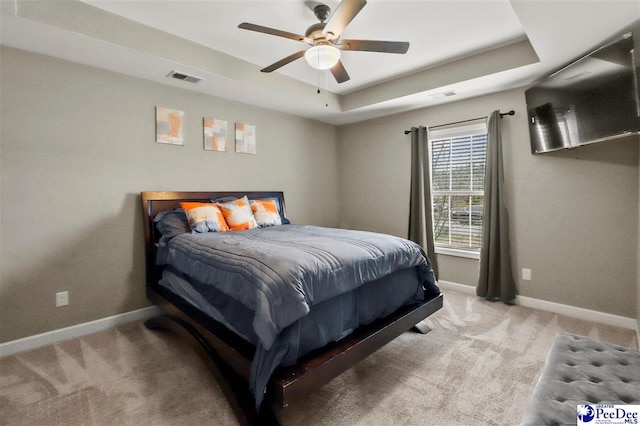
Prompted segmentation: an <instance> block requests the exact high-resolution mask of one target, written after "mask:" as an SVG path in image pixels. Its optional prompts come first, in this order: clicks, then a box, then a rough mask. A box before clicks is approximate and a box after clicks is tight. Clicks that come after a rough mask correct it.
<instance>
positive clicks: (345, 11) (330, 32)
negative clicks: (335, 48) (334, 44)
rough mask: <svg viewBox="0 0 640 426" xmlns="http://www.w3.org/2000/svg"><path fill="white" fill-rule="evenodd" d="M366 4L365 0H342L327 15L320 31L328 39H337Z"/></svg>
mask: <svg viewBox="0 0 640 426" xmlns="http://www.w3.org/2000/svg"><path fill="white" fill-rule="evenodd" d="M366 4H367V1H366V0H342V2H341V3H340V4H339V5H338V7H337V8H336V10H335V11H334V12H333V14H332V15H331V16H330V17H329V20H328V21H327V25H326V26H325V27H324V30H322V33H323V34H325V36H326V37H327V38H328V39H329V40H335V39H337V38H338V37H340V34H342V32H343V31H344V29H345V28H346V27H347V25H349V22H351V21H352V20H353V18H355V17H356V15H357V14H358V13H359V12H360V11H361V10H362V8H363V7H364V6H365V5H366Z"/></svg>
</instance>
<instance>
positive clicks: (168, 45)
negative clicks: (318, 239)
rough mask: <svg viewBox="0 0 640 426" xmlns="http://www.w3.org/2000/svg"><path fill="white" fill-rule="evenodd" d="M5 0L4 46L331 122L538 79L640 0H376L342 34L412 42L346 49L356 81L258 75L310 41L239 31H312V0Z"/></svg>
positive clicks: (636, 9)
mask: <svg viewBox="0 0 640 426" xmlns="http://www.w3.org/2000/svg"><path fill="white" fill-rule="evenodd" d="M0 2H1V3H2V4H1V5H0V6H1V7H0V14H1V20H0V42H1V43H2V44H5V45H8V46H12V47H16V48H20V49H25V50H30V51H34V52H38V53H43V54H47V55H51V56H56V57H60V58H63V59H67V60H71V61H75V62H79V63H84V64H87V65H92V66H96V67H100V68H105V69H109V70H112V71H116V72H120V73H123V74H128V75H132V76H135V77H141V78H145V79H148V80H152V81H157V82H161V83H164V84H169V85H172V86H176V87H182V88H185V89H187V90H194V91H200V92H203V93H208V94H211V95H215V96H221V97H225V98H229V99H233V100H238V101H241V102H247V103H251V104H255V105H258V106H263V107H267V108H272V109H275V110H279V111H283V112H288V113H293V114H297V115H301V116H305V117H310V118H315V119H318V120H320V121H325V122H328V123H332V124H344V123H350V122H356V121H360V120H365V119H370V118H375V117H379V116H382V115H387V114H389V113H394V112H401V111H406V110H409V109H415V108H420V107H425V106H430V105H436V104H439V103H443V102H451V101H455V100H460V99H465V98H469V97H473V96H478V95H482V94H486V93H490V92H495V91H500V90H506V89H510V88H514V87H521V86H526V85H529V84H530V83H531V82H533V81H534V80H536V79H537V78H539V77H541V76H543V75H545V74H548V73H549V72H551V71H553V70H555V69H557V68H559V67H561V66H562V65H564V64H566V63H567V62H570V61H571V60H573V59H575V58H577V57H578V56H580V55H582V54H584V53H586V52H587V51H589V50H590V49H592V48H594V47H596V46H597V45H598V44H600V43H601V42H602V41H604V40H605V39H607V38H610V37H611V36H613V35H615V34H617V33H619V32H620V31H621V30H622V29H623V28H625V27H627V26H629V25H630V24H631V23H633V22H634V21H637V20H639V19H640V0H620V1H617V0H602V1H596V0H567V1H561V0H548V1H544V0H466V1H463V0H424V1H419V0H413V1H397V0H396V1H390V0H368V3H367V5H366V6H365V7H364V9H362V11H361V12H360V13H359V14H358V15H357V16H356V18H355V19H354V20H353V21H352V22H351V23H350V24H349V25H348V27H347V29H346V30H345V31H344V32H343V34H342V37H343V38H353V39H374V40H398V41H408V42H410V48H409V51H408V52H407V54H405V55H395V54H383V53H371V52H343V55H342V62H343V64H344V65H345V68H346V69H347V71H348V72H349V74H350V76H351V80H349V81H348V82H345V83H342V84H337V83H336V82H335V80H334V79H333V77H332V76H331V75H330V74H329V73H328V72H327V71H324V72H321V73H319V72H318V71H317V70H314V69H313V68H311V67H310V66H309V65H308V64H307V63H306V62H305V60H304V59H299V60H297V61H295V62H293V63H291V64H288V65H286V66H284V67H282V68H280V69H279V70H278V71H276V72H274V73H271V74H264V73H260V71H259V70H260V69H261V68H263V67H265V66H267V65H270V64H271V63H273V62H275V61H277V60H279V59H281V58H283V57H285V56H288V55H289V54H291V53H293V52H295V51H297V50H300V49H302V48H305V47H306V45H305V44H303V43H299V42H296V41H293V40H289V39H285V38H281V37H275V36H271V35H266V34H260V33H256V32H252V31H246V30H241V29H238V28H237V26H238V24H240V23H241V22H250V23H254V24H259V25H263V26H267V27H272V28H276V29H280V30H284V31H288V32H292V33H297V34H304V32H305V30H306V28H307V27H308V26H309V25H311V24H314V23H316V22H317V19H316V17H315V16H314V14H313V11H312V9H313V6H314V5H315V4H318V2H314V1H304V0H285V1H265V0H261V1H245V0H226V1H213V0H207V1H189V0H171V1H160V0H142V1H131V0H107V1H105V0H84V2H80V1H77V0H71V1H34V0H0ZM325 3H326V4H328V5H329V6H330V7H331V8H332V9H335V7H336V6H337V5H338V1H337V0H327V1H326V2H325ZM125 18H126V19H125ZM174 69H175V70H178V71H182V72H186V73H190V74H194V75H197V76H200V77H203V78H204V80H203V81H201V82H199V83H197V84H192V83H187V82H182V81H177V80H173V79H169V78H167V77H166V75H167V74H168V73H169V72H170V71H172V70H174ZM318 86H319V87H320V89H321V91H322V93H321V94H319V95H318V94H317V93H316V92H317V89H318ZM325 89H328V92H325ZM450 90H453V91H455V92H456V95H455V96H451V97H446V98H443V97H441V96H438V95H437V94H438V93H441V92H444V91H450ZM434 94H436V96H433V95H434Z"/></svg>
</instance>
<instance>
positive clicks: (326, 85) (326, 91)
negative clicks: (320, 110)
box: [324, 70, 329, 108]
mask: <svg viewBox="0 0 640 426" xmlns="http://www.w3.org/2000/svg"><path fill="white" fill-rule="evenodd" d="M324 99H325V103H324V106H325V108H329V70H327V71H325V72H324Z"/></svg>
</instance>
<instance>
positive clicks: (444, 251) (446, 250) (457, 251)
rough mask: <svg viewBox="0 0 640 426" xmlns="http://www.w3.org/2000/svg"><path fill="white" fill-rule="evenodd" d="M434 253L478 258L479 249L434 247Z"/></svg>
mask: <svg viewBox="0 0 640 426" xmlns="http://www.w3.org/2000/svg"><path fill="white" fill-rule="evenodd" d="M435 249H436V254H445V255H447V256H457V257H466V258H467V259H476V260H480V251H479V250H478V251H475V250H473V251H472V250H460V249H454V248H448V247H436V248H435Z"/></svg>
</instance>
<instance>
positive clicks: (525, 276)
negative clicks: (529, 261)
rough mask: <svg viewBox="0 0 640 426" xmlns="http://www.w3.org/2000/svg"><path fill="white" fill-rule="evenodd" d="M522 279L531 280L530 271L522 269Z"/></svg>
mask: <svg viewBox="0 0 640 426" xmlns="http://www.w3.org/2000/svg"><path fill="white" fill-rule="evenodd" d="M522 279H523V280H527V281H530V280H531V269H527V268H522Z"/></svg>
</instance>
